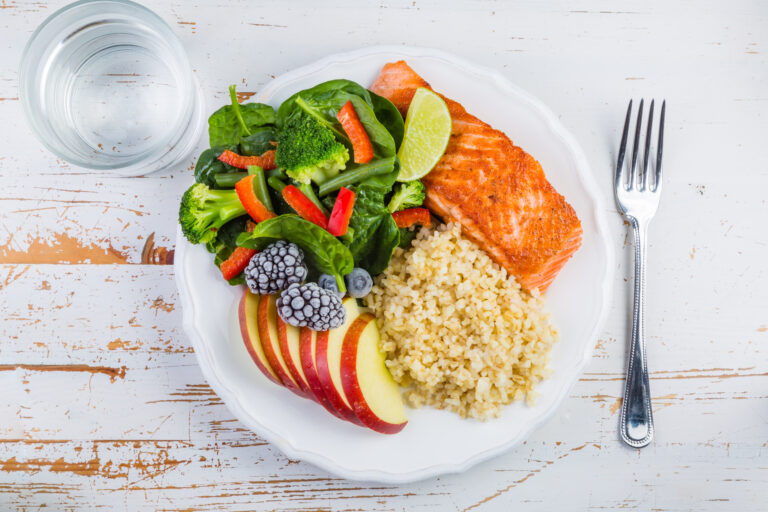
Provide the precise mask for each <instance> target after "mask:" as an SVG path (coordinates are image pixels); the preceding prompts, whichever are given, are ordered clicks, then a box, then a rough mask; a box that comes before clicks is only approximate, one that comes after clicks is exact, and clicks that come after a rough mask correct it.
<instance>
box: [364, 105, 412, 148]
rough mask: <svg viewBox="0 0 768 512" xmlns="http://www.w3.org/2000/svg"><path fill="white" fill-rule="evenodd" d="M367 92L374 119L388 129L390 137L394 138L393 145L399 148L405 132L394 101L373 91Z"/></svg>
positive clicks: (401, 117)
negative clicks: (374, 115)
mask: <svg viewBox="0 0 768 512" xmlns="http://www.w3.org/2000/svg"><path fill="white" fill-rule="evenodd" d="M368 92H369V93H370V94H371V101H372V105H371V106H372V107H373V112H374V113H375V114H376V119H378V120H379V122H380V123H381V124H383V125H384V127H385V128H386V129H387V130H388V131H389V133H390V134H391V135H392V138H393V139H395V147H396V148H397V149H400V144H401V143H402V142H403V135H404V134H405V123H404V122H403V116H401V115H400V111H399V110H397V107H396V106H395V105H394V103H392V102H391V101H389V100H388V99H387V98H384V97H383V96H379V95H378V94H376V93H375V92H373V91H368Z"/></svg>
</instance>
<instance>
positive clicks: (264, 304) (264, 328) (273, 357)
mask: <svg viewBox="0 0 768 512" xmlns="http://www.w3.org/2000/svg"><path fill="white" fill-rule="evenodd" d="M274 300H275V298H274V296H273V295H262V296H261V299H259V308H258V313H257V318H258V323H259V337H260V338H261V346H262V347H264V355H266V356H267V361H269V364H270V366H271V367H272V369H273V370H275V373H276V374H277V376H278V378H279V379H280V381H281V382H282V384H283V385H284V386H285V387H286V388H288V389H290V390H291V391H293V392H294V393H295V394H297V395H299V396H300V397H303V398H307V394H306V393H304V392H303V391H302V390H301V389H299V387H298V385H297V384H296V383H295V382H294V381H293V378H292V377H291V376H290V375H289V374H288V370H287V368H286V367H285V366H283V364H281V363H280V359H279V358H278V354H277V350H279V348H278V343H279V342H278V340H277V339H274V340H273V339H272V335H271V333H270V329H269V320H270V316H269V301H274ZM272 320H273V321H274V322H277V315H276V314H275V318H273V319H272Z"/></svg>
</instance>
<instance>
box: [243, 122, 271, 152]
mask: <svg viewBox="0 0 768 512" xmlns="http://www.w3.org/2000/svg"><path fill="white" fill-rule="evenodd" d="M276 141H277V129H276V128H275V127H274V126H260V127H258V128H254V129H252V130H251V134H250V135H246V136H245V137H243V138H241V139H240V154H241V155H247V156H258V155H261V154H263V153H264V152H265V151H269V150H270V149H274V145H273V144H272V143H273V142H276Z"/></svg>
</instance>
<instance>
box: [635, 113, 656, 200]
mask: <svg viewBox="0 0 768 512" xmlns="http://www.w3.org/2000/svg"><path fill="white" fill-rule="evenodd" d="M653 104H654V100H651V108H649V109H648V130H647V131H646V132H645V151H644V152H643V167H642V169H643V171H642V173H641V174H638V175H637V187H638V188H639V189H640V190H645V187H646V186H647V185H648V155H649V154H650V153H651V134H652V132H653Z"/></svg>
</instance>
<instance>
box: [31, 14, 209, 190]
mask: <svg viewBox="0 0 768 512" xmlns="http://www.w3.org/2000/svg"><path fill="white" fill-rule="evenodd" d="M19 97H20V99H21V102H22V104H23V106H24V110H25V112H26V115H27V118H28V120H29V122H30V124H31V126H32V129H33V130H34V131H35V133H36V135H37V137H38V138H39V139H40V141H41V142H42V143H43V145H45V147H46V148H48V149H49V150H50V151H51V152H53V153H54V154H56V155H58V156H59V157H61V158H62V159H64V160H66V161H68V162H70V163H72V164H75V165H78V166H81V167H87V168H90V169H98V170H111V171H115V172H118V173H120V174H123V175H141V174H146V173H149V172H154V171H159V170H161V169H166V168H168V167H169V166H172V165H174V164H176V163H178V162H179V161H180V160H181V159H183V158H184V157H185V156H187V154H188V153H189V152H190V150H191V149H192V148H193V147H194V146H195V145H196V144H197V141H198V139H199V137H200V133H201V128H202V112H203V105H202V95H201V94H200V89H199V86H198V83H197V80H196V79H195V77H194V75H193V73H192V70H191V68H190V65H189V61H188V60H187V55H186V53H185V52H184V48H183V47H182V46H181V42H180V41H179V40H178V38H177V37H176V35H175V34H174V33H173V31H172V30H171V28H170V27H169V26H168V25H167V24H166V23H165V22H164V21H163V20H162V19H161V18H160V17H159V16H157V15H156V14H155V13H153V12H152V11H150V10H149V9H147V8H146V7H143V6H141V5H139V4H137V3H134V2H130V1H128V0H81V1H79V2H75V3H73V4H70V5H68V6H66V7H64V8H62V9H61V10H59V11H57V12H55V13H54V14H53V15H51V16H50V17H49V18H48V19H47V20H45V22H43V24H42V25H41V26H40V27H39V28H38V29H37V30H36V31H35V33H34V34H32V37H31V38H30V40H29V42H28V43H27V47H26V49H25V50H24V54H23V56H22V59H21V68H20V70H19Z"/></svg>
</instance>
